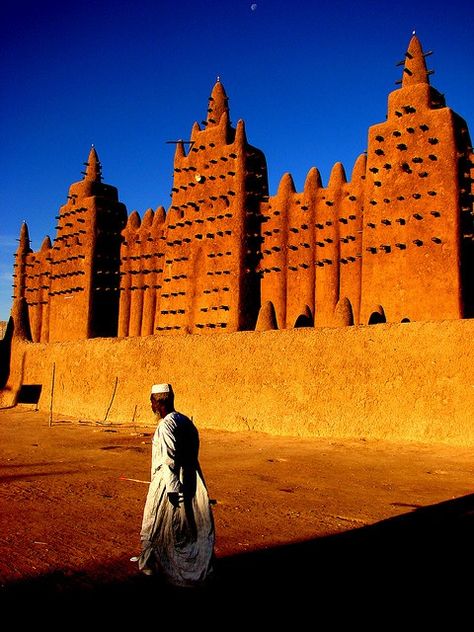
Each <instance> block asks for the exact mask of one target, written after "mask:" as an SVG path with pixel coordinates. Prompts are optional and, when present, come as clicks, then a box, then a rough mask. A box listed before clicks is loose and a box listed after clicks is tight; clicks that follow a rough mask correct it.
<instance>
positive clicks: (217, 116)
mask: <svg viewBox="0 0 474 632" xmlns="http://www.w3.org/2000/svg"><path fill="white" fill-rule="evenodd" d="M224 112H227V114H229V99H228V97H227V94H226V91H225V89H224V86H223V85H222V83H221V81H220V79H219V78H218V79H217V81H216V83H215V85H214V88H213V89H212V92H211V96H210V97H209V106H208V108H207V121H206V122H207V125H208V127H209V126H212V125H218V124H219V121H220V120H221V117H222V115H223V114H224Z"/></svg>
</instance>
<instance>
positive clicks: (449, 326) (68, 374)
mask: <svg viewBox="0 0 474 632" xmlns="http://www.w3.org/2000/svg"><path fill="white" fill-rule="evenodd" d="M473 360H474V320H453V321H442V322H415V323H413V322H412V323H403V324H390V323H387V324H379V325H372V326H356V327H344V328H334V329H333V328H317V329H312V328H308V329H296V330H295V329H294V330H283V331H266V332H238V333H231V334H219V335H214V336H204V335H183V336H180V335H178V336H148V337H144V338H141V337H136V338H115V339H114V338H98V339H90V340H82V341H72V342H58V343H49V344H42V343H30V342H22V341H17V340H15V341H14V342H13V348H12V360H11V370H10V379H9V383H8V384H7V389H6V390H4V391H3V392H0V404H1V405H7V404H8V399H9V397H11V394H12V393H14V392H15V389H17V388H18V387H19V385H20V384H41V385H42V390H41V397H40V400H39V408H40V409H41V410H49V409H50V404H51V383H52V367H53V363H54V364H55V381H54V391H53V411H54V417H55V419H59V418H60V416H61V415H67V416H72V417H74V418H76V419H81V420H96V421H104V420H105V419H106V421H107V423H108V422H111V423H126V424H130V423H132V420H133V422H134V423H135V424H137V425H140V424H147V425H149V424H153V423H154V418H153V415H152V413H151V410H150V406H149V392H150V386H151V384H152V383H156V382H170V383H172V384H173V387H174V390H175V393H176V408H177V409H178V410H180V411H182V412H184V413H186V414H188V415H189V416H191V417H192V418H193V419H194V422H195V423H196V425H197V426H198V427H199V428H216V429H221V430H230V431H245V430H251V431H262V432H268V433H273V434H279V435H297V436H305V437H309V436H315V437H317V436H320V437H355V438H373V439H389V440H396V441H398V440H413V441H423V442H444V443H450V444H455V445H474V418H473V411H474V375H473V370H472V367H473ZM116 378H118V382H117V386H116V389H115V383H116ZM114 390H115V396H114V395H113V394H114ZM112 398H113V401H112ZM111 402H112V405H110V404H111ZM109 406H110V409H109ZM106 417H107V418H106Z"/></svg>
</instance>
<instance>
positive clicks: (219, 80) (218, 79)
mask: <svg viewBox="0 0 474 632" xmlns="http://www.w3.org/2000/svg"><path fill="white" fill-rule="evenodd" d="M220 82H221V78H220V76H219V75H217V83H220Z"/></svg>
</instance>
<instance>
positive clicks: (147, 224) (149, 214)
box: [141, 208, 155, 228]
mask: <svg viewBox="0 0 474 632" xmlns="http://www.w3.org/2000/svg"><path fill="white" fill-rule="evenodd" d="M154 216H155V213H154V211H153V209H152V208H149V209H147V211H146V212H145V215H144V216H143V219H142V225H141V228H151V225H152V224H153V218H154Z"/></svg>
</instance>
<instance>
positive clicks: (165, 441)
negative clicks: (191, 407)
mask: <svg viewBox="0 0 474 632" xmlns="http://www.w3.org/2000/svg"><path fill="white" fill-rule="evenodd" d="M160 438H161V442H162V454H163V479H164V481H165V487H166V493H167V494H168V499H169V501H170V502H171V504H172V505H174V506H176V507H177V506H178V505H179V502H180V500H181V499H182V485H181V482H180V480H179V465H178V463H177V461H178V457H179V455H177V450H176V448H177V445H176V423H175V422H174V421H171V420H166V421H162V422H161V425H160Z"/></svg>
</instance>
